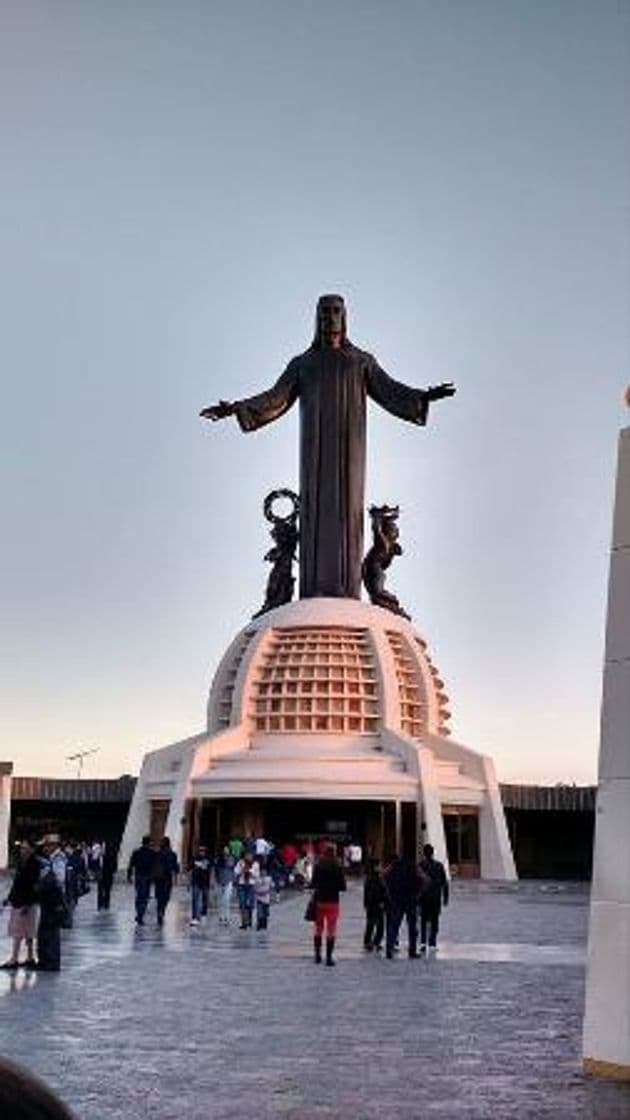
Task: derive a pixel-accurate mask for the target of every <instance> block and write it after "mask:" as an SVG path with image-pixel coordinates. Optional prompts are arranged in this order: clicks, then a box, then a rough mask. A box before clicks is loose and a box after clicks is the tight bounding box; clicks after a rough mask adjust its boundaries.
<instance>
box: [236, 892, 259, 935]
mask: <svg viewBox="0 0 630 1120" xmlns="http://www.w3.org/2000/svg"><path fill="white" fill-rule="evenodd" d="M237 890H238V905H239V909H240V911H241V925H243V926H251V924H252V913H253V910H254V903H255V895H254V884H253V883H239V884H238V888H237Z"/></svg>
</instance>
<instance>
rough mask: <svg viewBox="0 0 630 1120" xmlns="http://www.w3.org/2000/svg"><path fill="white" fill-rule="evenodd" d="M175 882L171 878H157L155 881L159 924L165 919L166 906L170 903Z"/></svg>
mask: <svg viewBox="0 0 630 1120" xmlns="http://www.w3.org/2000/svg"><path fill="white" fill-rule="evenodd" d="M172 887H173V883H172V881H171V879H156V881H155V901H156V904H157V920H158V923H159V925H162V922H163V921H164V915H165V913H166V907H167V906H168V904H169V900H170V897H171V890H172Z"/></svg>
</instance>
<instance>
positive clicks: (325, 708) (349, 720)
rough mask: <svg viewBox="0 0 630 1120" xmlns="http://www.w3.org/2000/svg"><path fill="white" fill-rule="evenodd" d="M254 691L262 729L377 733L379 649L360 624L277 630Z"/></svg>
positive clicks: (256, 718)
mask: <svg viewBox="0 0 630 1120" xmlns="http://www.w3.org/2000/svg"><path fill="white" fill-rule="evenodd" d="M252 694H253V696H252V710H251V712H250V715H251V718H252V722H253V728H254V732H255V733H257V734H260V733H268V734H293V735H295V734H309V733H312V732H318V733H326V732H328V733H335V734H337V735H344V734H346V735H347V734H351V735H374V734H376V733H377V731H378V729H379V694H378V683H377V675H376V667H375V663H374V654H373V652H372V648H371V644H370V641H369V638H368V636H367V632H366V631H365V630H360V629H358V628H354V627H332V626H329V627H317V626H312V627H311V626H303V627H287V628H286V629H278V630H274V632H273V635H272V638H271V641H270V644H269V645H268V647H267V649H266V650H265V652H264V654H263V656H262V658H261V664H260V666H259V669H258V673H257V676H256V679H255V681H254V682H253V690H252Z"/></svg>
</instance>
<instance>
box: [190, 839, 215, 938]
mask: <svg viewBox="0 0 630 1120" xmlns="http://www.w3.org/2000/svg"><path fill="white" fill-rule="evenodd" d="M211 871H212V860H211V859H210V857H209V856H208V849H207V848H206V847H205V846H204V845H203V844H200V845H199V847H198V848H197V852H196V855H195V856H194V858H193V863H192V867H191V869H190V896H191V906H192V916H191V919H190V924H191V926H198V925H199V922H200V921H201V919H202V918H205V917H206V916H207V914H208V893H209V891H210V873H211Z"/></svg>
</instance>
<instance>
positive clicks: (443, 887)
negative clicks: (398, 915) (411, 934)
mask: <svg viewBox="0 0 630 1120" xmlns="http://www.w3.org/2000/svg"><path fill="white" fill-rule="evenodd" d="M422 852H423V855H424V859H423V860H422V861H421V863H420V871H421V872H422V890H421V893H420V952H421V953H426V951H427V928H428V929H429V948H430V949H435V948H436V946H437V935H438V930H439V927H440V912H441V909H442V902H444V905H445V906H448V879H447V877H446V872H445V870H444V865H443V864H441V863H440V861H439V860H437V859H434V858H433V847H432V846H431V844H425V845H424V848H423V849H422Z"/></svg>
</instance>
